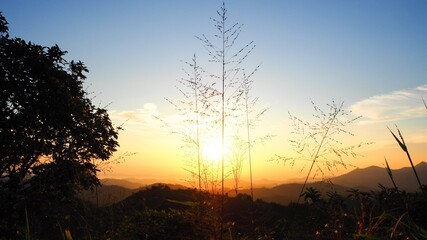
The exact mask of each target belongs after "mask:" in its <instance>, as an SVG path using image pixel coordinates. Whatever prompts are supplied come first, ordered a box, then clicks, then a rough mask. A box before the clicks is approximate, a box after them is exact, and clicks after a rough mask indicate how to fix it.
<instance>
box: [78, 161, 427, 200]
mask: <svg viewBox="0 0 427 240" xmlns="http://www.w3.org/2000/svg"><path fill="white" fill-rule="evenodd" d="M415 168H416V170H417V173H418V176H419V178H420V180H421V183H422V184H427V163H426V162H421V163H419V164H418V165H417V166H415ZM392 173H393V178H394V180H395V182H396V185H397V187H398V188H399V189H400V190H405V191H408V192H415V191H419V185H418V183H417V180H416V177H415V175H414V172H413V169H412V168H411V167H404V168H401V169H396V170H392ZM155 181H156V180H155V179H144V180H141V179H113V178H106V179H101V183H102V186H101V187H98V188H97V193H96V192H90V191H84V192H82V194H81V196H82V198H83V199H86V200H88V201H91V202H93V203H96V199H97V198H96V194H98V201H99V202H98V203H99V205H100V206H106V205H111V204H113V203H115V202H119V201H122V200H123V199H125V198H127V197H129V196H130V195H132V194H134V193H136V192H138V191H139V190H142V189H144V188H146V187H149V186H150V185H152V184H153V183H155ZM157 183H158V182H157ZM165 184H167V183H165ZM380 184H381V185H383V186H385V187H390V188H391V187H393V184H392V181H391V180H390V177H389V175H388V173H387V171H386V169H385V168H381V167H377V166H371V167H367V168H360V169H355V170H353V171H350V172H348V173H346V174H343V175H341V176H337V177H333V178H330V179H329V180H328V181H327V182H326V181H322V182H320V181H319V182H312V183H307V185H306V187H307V188H308V187H313V188H315V189H317V190H319V191H320V192H321V193H322V194H326V192H331V191H332V192H334V191H336V192H337V193H339V194H341V195H344V196H346V195H347V194H348V190H350V189H351V188H356V189H359V190H361V191H371V190H372V191H375V190H379V185H380ZM167 185H168V186H169V187H170V188H171V189H179V188H181V189H185V188H188V187H187V186H184V185H179V184H167ZM241 185H242V186H248V184H247V183H242V184H241ZM254 186H255V187H254V189H253V193H254V198H255V199H262V200H264V201H267V202H276V203H279V204H284V205H286V204H289V203H290V202H296V201H297V199H298V196H299V194H300V191H301V188H302V183H285V184H276V185H275V186H274V185H273V183H272V182H270V184H269V185H267V186H264V187H261V186H257V185H254ZM226 192H227V194H228V195H229V196H233V195H235V193H234V191H232V190H230V189H227V190H226ZM238 193H244V194H250V190H249V189H247V188H245V189H242V190H239V192H238Z"/></svg>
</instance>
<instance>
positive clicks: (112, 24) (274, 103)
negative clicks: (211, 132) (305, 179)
mask: <svg viewBox="0 0 427 240" xmlns="http://www.w3.org/2000/svg"><path fill="white" fill-rule="evenodd" d="M221 4H222V1H214V0H209V1H207V0H206V1H195V0H193V1H189V0H183V1H176V0H167V1H165V0H156V1H154V0H152V1H120V2H119V1H47V0H44V1H6V0H0V10H1V11H2V12H3V14H4V16H5V17H6V19H7V20H8V22H9V29H10V31H9V32H10V35H11V36H17V37H21V38H23V39H25V40H31V41H33V42H35V43H37V44H41V45H45V46H51V45H53V44H58V45H59V46H60V47H61V48H62V49H63V50H67V51H68V52H69V53H68V55H67V57H66V58H67V59H69V60H72V59H74V60H81V61H83V62H84V63H85V64H86V65H87V66H88V68H89V70H90V74H89V75H88V77H89V78H88V81H87V83H86V84H87V85H88V86H89V90H90V91H93V92H95V94H96V95H97V97H96V101H99V102H100V103H101V104H104V105H107V104H110V103H111V104H110V105H108V109H110V110H111V112H112V116H113V117H115V118H116V119H118V121H120V120H123V119H124V118H126V117H127V118H129V116H132V118H135V119H134V120H135V124H134V125H132V124H131V123H130V125H129V128H132V127H134V126H135V125H137V124H143V125H144V124H145V127H143V128H142V129H144V131H155V130H153V128H154V127H150V124H151V123H152V122H151V120H148V118H149V117H150V115H151V114H158V115H166V116H168V115H170V114H173V110H172V109H171V107H170V106H169V105H168V104H167V102H166V101H165V100H164V98H165V97H168V98H174V97H175V96H177V91H176V89H175V88H174V86H175V85H176V82H175V80H176V79H178V78H180V77H182V71H181V68H182V67H184V64H183V62H182V61H187V60H189V59H190V58H191V56H192V55H193V54H194V53H196V54H197V55H198V56H200V57H201V59H203V57H204V56H206V54H205V51H204V49H203V47H202V44H201V43H200V41H198V40H197V39H196V38H195V37H194V35H200V34H206V35H207V36H211V35H212V34H213V32H214V28H213V25H212V21H211V20H210V17H215V16H216V13H215V12H216V10H217V9H218V8H219V7H220V6H221ZM226 7H227V8H228V10H229V20H230V22H232V23H234V22H239V23H243V24H244V28H243V32H242V35H241V38H240V42H239V44H242V45H243V44H245V43H247V42H248V41H251V40H254V41H255V44H256V45H257V47H256V48H255V50H254V52H253V53H252V54H251V56H250V58H249V60H248V61H247V62H246V63H245V64H246V65H247V66H248V67H249V68H251V67H255V66H257V65H258V64H261V68H260V70H259V72H258V73H257V74H256V76H255V77H254V80H255V84H254V92H253V94H254V95H256V96H259V97H260V104H261V105H262V106H263V107H264V106H265V107H268V108H269V109H270V110H269V112H268V115H267V119H266V120H265V124H266V125H268V127H267V128H268V129H269V130H271V131H274V132H275V133H276V134H277V135H278V136H277V140H275V141H283V140H284V139H286V138H287V136H286V133H287V129H286V127H285V128H283V126H284V125H288V123H287V119H288V115H287V112H288V111H290V112H292V113H294V114H295V115H298V116H303V117H304V116H306V117H307V116H310V113H311V112H312V106H311V104H310V99H312V100H314V101H315V102H316V103H318V104H319V105H321V106H322V105H324V104H325V103H328V102H330V101H331V99H338V100H343V101H344V102H345V105H346V106H347V107H348V108H350V109H352V110H353V111H354V112H355V113H356V114H358V115H363V116H364V118H363V119H362V122H361V123H360V124H361V126H365V127H364V128H365V129H364V130H363V129H362V130H361V132H362V133H361V134H364V133H366V132H373V133H380V132H384V136H383V137H378V138H376V137H373V141H376V142H377V141H379V142H381V141H383V140H384V139H386V138H387V137H388V136H386V135H387V134H388V133H387V131H386V128H385V127H386V126H393V125H394V124H395V123H397V124H399V125H400V126H402V127H407V128H408V129H412V128H413V129H414V130H413V133H414V134H415V133H418V134H419V136H418V135H417V137H415V138H414V139H418V140H419V141H420V142H425V141H427V139H425V138H423V137H422V136H421V135H422V134H424V133H425V129H426V127H427V121H426V113H427V111H425V112H423V110H422V107H423V106H422V102H421V96H423V97H424V98H426V99H427V27H426V26H427V14H426V13H427V1H415V0H414V1H412V0H411V1H391V0H387V1H386V0H379V1H332V0H331V1H314V0H312V1H282V0H280V1H279V0H277V1H273V0H270V1H260V0H259V1H254V0H250V1H243V0H242V1H240V0H239V1H238V0H230V1H227V2H226ZM138 119H139V121H138ZM131 120H133V119H131ZM367 125H368V126H367ZM125 127H126V126H125ZM374 127H376V128H375V129H376V130H372V129H373V128H374ZM361 128H362V127H361ZM147 129H150V130H147ZM415 129H418V130H415ZM410 133H411V132H410ZM421 133H422V134H421ZM139 136H140V137H142V138H145V137H146V136H145V137H144V136H143V135H139ZM133 137H134V138H135V139H137V137H136V136H133ZM420 139H421V140H420ZM366 141H371V139H367V140H366ZM391 141H393V139H391ZM414 141H415V140H414ZM273 144H274V143H273ZM276 145H279V144H278V143H276ZM129 148H132V147H129Z"/></svg>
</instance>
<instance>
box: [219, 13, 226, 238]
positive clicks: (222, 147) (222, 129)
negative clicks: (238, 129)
mask: <svg viewBox="0 0 427 240" xmlns="http://www.w3.org/2000/svg"><path fill="white" fill-rule="evenodd" d="M223 5H224V4H223ZM223 8H224V6H223ZM221 55H222V92H221V103H222V111H221V112H222V116H221V221H220V239H221V240H222V232H223V221H224V139H225V138H224V134H225V131H224V130H225V103H224V101H225V9H223V13H222V53H221Z"/></svg>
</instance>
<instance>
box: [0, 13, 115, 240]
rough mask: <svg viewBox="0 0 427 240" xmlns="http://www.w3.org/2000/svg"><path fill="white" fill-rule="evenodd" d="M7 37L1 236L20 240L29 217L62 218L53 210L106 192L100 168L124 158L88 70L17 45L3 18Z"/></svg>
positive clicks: (0, 27)
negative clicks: (80, 196) (90, 87)
mask: <svg viewBox="0 0 427 240" xmlns="http://www.w3.org/2000/svg"><path fill="white" fill-rule="evenodd" d="M0 31H1V36H0V56H1V57H0V86H1V90H0V149H1V151H0V214H1V215H2V216H10V217H8V218H1V220H0V236H6V237H7V238H20V237H21V234H22V231H21V230H20V228H21V226H22V224H21V223H22V220H23V219H24V216H23V214H24V212H25V213H28V215H30V216H29V218H30V219H31V215H32V214H36V213H39V211H42V212H44V213H43V214H42V215H45V216H47V217H48V218H50V217H53V218H54V216H52V215H49V214H51V213H52V211H53V210H49V207H48V206H53V205H54V206H58V204H59V203H63V204H66V203H67V202H70V201H72V199H73V198H74V197H75V194H76V193H77V191H79V190H80V189H91V188H93V187H94V186H96V185H98V184H99V181H98V178H97V176H96V174H97V171H98V170H97V168H96V166H95V165H94V162H93V161H94V160H95V159H99V160H102V161H107V160H108V159H109V158H110V156H111V155H112V153H113V152H114V151H116V148H117V147H118V142H117V138H118V129H117V128H115V127H114V126H113V124H112V123H111V120H110V118H109V116H108V113H107V110H106V109H103V108H99V107H96V106H94V105H93V104H92V102H91V99H90V98H88V94H87V92H85V90H84V89H83V81H84V80H85V79H86V76H85V73H86V72H88V69H87V68H86V66H85V65H84V64H83V63H82V62H80V61H77V62H76V61H70V62H69V61H67V60H65V59H64V56H65V54H66V52H65V51H62V50H61V49H60V48H59V47H58V46H57V45H55V46H52V47H43V46H40V45H37V44H34V43H31V42H26V41H25V40H23V39H20V38H10V37H9V35H8V32H7V31H8V27H7V22H6V20H5V18H4V17H3V16H2V15H1V14H0ZM24 209H25V211H24ZM64 209H65V207H64ZM27 210H28V211H27ZM53 218H52V219H51V220H52V221H54V220H53Z"/></svg>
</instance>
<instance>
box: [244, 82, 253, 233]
mask: <svg viewBox="0 0 427 240" xmlns="http://www.w3.org/2000/svg"><path fill="white" fill-rule="evenodd" d="M243 81H244V84H245V85H244V86H245V108H246V129H247V133H248V136H247V137H248V158H249V178H250V182H251V223H252V227H253V225H254V190H253V182H252V154H251V135H250V124H249V106H248V92H249V82H248V81H247V79H246V76H245V77H244V79H243Z"/></svg>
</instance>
